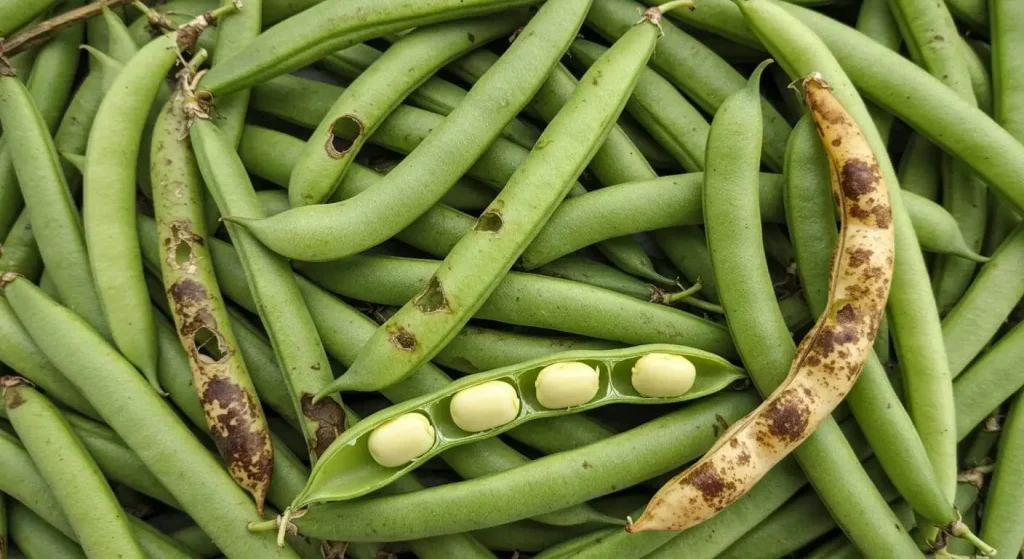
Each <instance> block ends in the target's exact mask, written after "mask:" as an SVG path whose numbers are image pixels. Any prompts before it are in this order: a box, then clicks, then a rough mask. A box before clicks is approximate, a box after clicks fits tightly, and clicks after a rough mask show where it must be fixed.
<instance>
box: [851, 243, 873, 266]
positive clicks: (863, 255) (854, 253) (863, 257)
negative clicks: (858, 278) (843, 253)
mask: <svg viewBox="0 0 1024 559" xmlns="http://www.w3.org/2000/svg"><path fill="white" fill-rule="evenodd" d="M847 254H848V255H849V258H850V260H849V262H850V267H851V268H860V267H861V266H863V265H865V264H867V263H868V262H870V261H871V256H872V255H873V254H874V252H872V251H870V250H868V249H866V248H861V247H857V248H855V249H853V250H850V251H848V252H847Z"/></svg>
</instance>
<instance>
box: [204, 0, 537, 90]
mask: <svg viewBox="0 0 1024 559" xmlns="http://www.w3.org/2000/svg"><path fill="white" fill-rule="evenodd" d="M531 3H532V2H530V1H527V0H471V1H465V0H460V1H454V0H431V1H429V2H414V1H409V0H403V1H402V2H398V3H387V4H380V3H375V2H372V1H370V0H360V1H359V2H348V1H343V0H326V1H325V2H321V3H319V4H317V5H315V6H312V7H310V8H309V9H307V10H304V11H302V12H299V13H298V14H295V15H293V16H291V17H289V18H288V19H286V20H284V21H282V22H280V23H278V24H277V25H274V26H273V27H271V28H270V29H268V30H267V31H265V32H264V33H263V34H262V35H260V36H259V38H258V39H256V40H255V41H253V42H252V43H251V44H250V45H249V47H248V48H246V49H245V50H244V51H243V52H239V53H237V54H235V55H234V56H231V57H229V58H228V59H227V60H226V61H225V62H224V64H222V65H221V66H220V68H213V69H212V70H211V71H210V74H209V75H208V76H207V77H206V78H205V79H204V81H203V88H204V89H206V90H207V91H209V92H210V93H212V94H213V95H222V94H225V93H231V92H233V91H237V90H239V89H244V88H246V87H251V86H252V85H254V84H257V83H260V82H264V81H267V80H268V79H270V78H272V77H274V76H279V75H281V74H286V73H288V72H290V71H292V70H295V69H298V68H301V67H303V66H306V65H307V64H309V63H311V62H315V61H317V60H319V59H321V58H323V57H324V56H326V55H328V54H330V53H331V52H334V51H336V50H339V49H343V48H345V47H348V46H351V45H354V44H356V43H361V42H363V41H367V40H369V39H374V38H377V37H381V36H384V35H387V34H388V33H394V32H399V31H403V30H406V29H409V28H411V27H421V26H424V25H428V24H431V23H438V22H442V21H449V20H453V19H461V18H467V17H473V16H482V15H487V14H492V13H495V12H500V11H502V10H507V9H509V8H514V7H516V6H524V5H528V4H531Z"/></svg>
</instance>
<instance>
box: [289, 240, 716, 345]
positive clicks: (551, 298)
mask: <svg viewBox="0 0 1024 559" xmlns="http://www.w3.org/2000/svg"><path fill="white" fill-rule="evenodd" d="M438 265H439V262H437V261H436V260H420V259H413V258H397V257H389V256H370V255H359V256H352V257H349V258H347V259H345V260H342V261H338V262H330V263H326V262H325V263H318V264H308V263H302V264H298V269H299V270H300V271H301V272H302V273H303V274H304V275H306V276H307V277H309V278H310V279H311V280H312V281H313V282H314V283H317V284H319V285H321V286H322V287H324V288H325V289H327V290H329V291H332V292H334V293H337V294H339V295H342V296H345V297H351V298H353V299H356V300H359V301H366V302H369V303H376V304H380V305H392V306H401V305H404V304H405V303H406V302H408V301H409V300H410V299H412V298H413V297H415V296H416V294H417V293H419V292H420V291H422V290H423V288H424V286H426V285H427V284H428V282H429V281H430V277H431V275H432V274H433V273H434V272H435V271H436V270H437V267H438ZM541 309H544V310H543V311H541ZM556 310H557V311H556ZM475 316H476V317H477V318H480V319H484V320H496V321H498V322H504V323H506V324H517V325H520V326H535V327H539V328H547V329H549V330H555V331H558V332H565V333H569V334H577V335H580V336H587V337H590V338H598V339H603V340H610V341H617V342H621V343H624V344H632V345H641V344H650V343H680V342H681V343H686V344H687V345H689V346H691V347H696V348H698V349H703V350H705V351H710V352H712V353H716V354H718V355H722V356H723V357H733V356H735V349H734V348H733V344H732V340H731V338H730V337H729V333H728V330H726V329H725V328H724V327H723V326H721V325H718V324H716V323H714V322H711V321H708V320H704V319H701V318H697V317H696V316H694V315H692V314H689V313H686V312H683V311H680V310H677V309H673V308H670V307H666V306H665V305H659V304H653V303H647V302H644V301H640V300H638V299H634V298H633V297H629V296H627V295H622V294H620V293H616V292H614V291H609V290H607V289H601V288H599V287H594V286H589V285H584V284H580V283H578V282H574V281H568V280H562V279H558V278H549V277H545V276H541V275H537V274H526V273H521V272H509V273H508V274H507V275H506V276H505V277H504V278H503V279H502V280H501V282H499V284H498V287H497V288H495V290H494V292H493V293H492V294H491V296H490V298H489V299H488V300H487V302H486V303H484V305H483V306H481V307H480V310H479V311H478V312H477V313H476V314H475Z"/></svg>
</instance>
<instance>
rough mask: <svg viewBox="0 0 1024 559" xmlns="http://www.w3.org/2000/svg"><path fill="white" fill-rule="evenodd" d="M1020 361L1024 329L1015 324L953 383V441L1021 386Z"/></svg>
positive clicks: (1023, 352)
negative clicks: (954, 411) (954, 429)
mask: <svg viewBox="0 0 1024 559" xmlns="http://www.w3.org/2000/svg"><path fill="white" fill-rule="evenodd" d="M1021 359H1024V326H1021V325H1019V324H1018V325H1017V326H1015V327H1014V328H1013V329H1012V330H1010V331H1009V332H1007V333H1006V335H1004V336H1003V337H1002V338H1000V339H999V341H997V342H996V343H994V344H993V345H992V347H991V348H989V350H988V351H986V352H985V353H983V354H982V355H981V357H979V358H978V359H977V360H976V361H975V362H974V363H973V364H972V365H971V366H970V367H968V368H967V370H966V371H964V372H963V374H962V375H960V376H959V377H958V378H957V379H956V380H955V381H954V382H953V396H954V398H955V401H956V436H957V440H963V439H964V438H965V437H967V435H969V434H970V433H971V432H972V431H973V430H974V428H975V427H977V426H978V425H979V424H980V423H981V422H982V421H984V420H985V418H986V417H988V415H989V414H991V413H992V412H993V411H995V410H996V409H997V408H998V407H999V405H1000V404H1002V403H1003V402H1005V401H1006V400H1007V399H1009V398H1010V397H1011V396H1013V394H1014V393H1016V392H1017V390H1019V389H1020V388H1021V387H1022V386H1024V375H1022V374H1021V370H1020V367H1018V366H1017V365H1018V364H1019V363H1020V360H1021Z"/></svg>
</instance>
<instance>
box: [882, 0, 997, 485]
mask: <svg viewBox="0 0 1024 559" xmlns="http://www.w3.org/2000/svg"><path fill="white" fill-rule="evenodd" d="M889 5H890V7H891V9H892V13H893V15H894V16H896V20H897V21H898V22H899V24H900V28H901V30H902V32H903V36H904V39H906V44H907V47H908V49H909V50H910V54H911V56H912V58H913V59H914V60H915V61H916V62H917V63H918V64H920V65H921V66H922V67H923V68H925V69H926V70H928V72H929V73H931V74H932V75H933V76H935V77H937V78H938V79H939V80H940V81H942V83H943V84H945V85H946V86H948V87H949V88H950V89H952V90H954V91H956V92H957V94H958V95H960V97H961V98H963V100H964V101H965V102H966V103H970V104H972V105H974V106H977V104H978V100H977V98H975V95H974V90H973V88H972V87H971V76H970V72H969V71H968V68H967V61H966V58H965V57H964V54H963V53H962V52H961V49H962V48H964V47H963V46H962V42H963V41H962V39H960V38H959V36H958V35H957V29H956V25H955V24H954V23H953V16H951V15H950V13H949V10H948V9H947V8H946V5H945V4H944V3H943V2H931V1H930V0H895V1H893V2H890V3H889ZM942 202H943V205H944V206H946V208H947V209H948V210H949V211H950V213H952V214H953V216H954V217H956V220H957V223H958V224H959V225H960V231H961V232H962V233H963V235H964V237H965V238H966V240H967V244H968V246H969V247H970V248H971V250H974V251H978V250H981V244H982V241H984V239H985V224H986V223H987V220H986V210H987V204H988V192H987V189H986V188H985V185H984V183H982V182H981V181H980V180H978V178H977V177H976V176H975V175H974V173H972V172H971V169H970V167H969V166H968V165H966V164H965V163H964V162H963V161H960V160H957V159H954V158H951V157H950V156H948V155H947V156H945V157H944V158H943V161H942ZM975 267H976V264H975V263H974V262H972V261H970V260H965V259H963V258H956V257H940V258H939V259H938V260H937V261H936V265H935V269H934V271H933V277H932V290H933V291H934V292H935V298H936V303H937V305H938V307H939V312H941V313H945V312H946V311H947V310H948V309H949V308H951V307H952V306H953V305H954V304H956V302H957V300H959V299H960V296H961V295H963V292H964V291H965V290H966V289H967V286H968V285H970V283H971V278H972V277H973V276H974V270H975ZM947 466H948V464H947ZM943 477H944V478H947V479H946V480H945V481H948V476H946V475H944V476H943ZM946 485H947V487H946V492H947V493H948V494H949V497H950V498H952V493H950V492H951V491H953V489H954V488H955V484H953V485H950V484H948V483H947V484H946Z"/></svg>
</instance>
